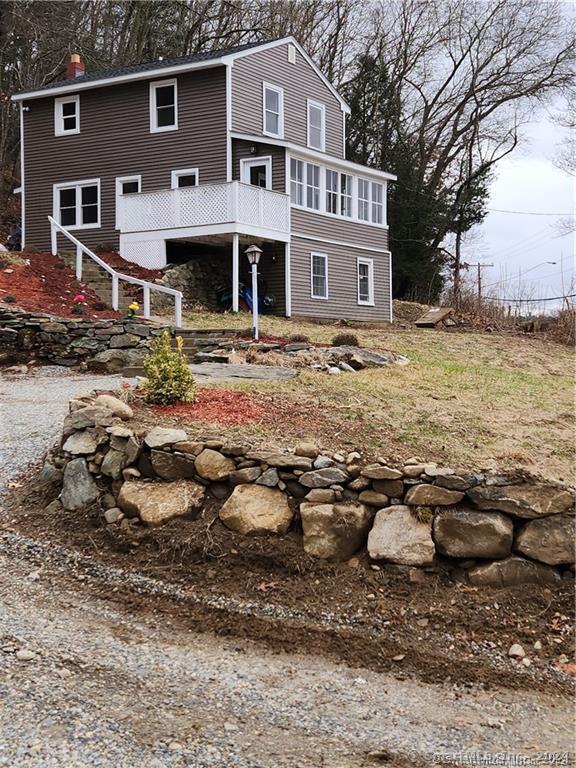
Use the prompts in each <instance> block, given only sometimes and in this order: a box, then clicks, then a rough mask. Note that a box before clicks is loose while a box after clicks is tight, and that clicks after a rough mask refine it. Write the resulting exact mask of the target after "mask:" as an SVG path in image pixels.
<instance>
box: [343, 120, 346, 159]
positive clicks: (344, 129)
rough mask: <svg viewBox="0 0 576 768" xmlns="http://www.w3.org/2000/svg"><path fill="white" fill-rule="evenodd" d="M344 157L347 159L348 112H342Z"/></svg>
mask: <svg viewBox="0 0 576 768" xmlns="http://www.w3.org/2000/svg"><path fill="white" fill-rule="evenodd" d="M342 157H346V112H344V110H342Z"/></svg>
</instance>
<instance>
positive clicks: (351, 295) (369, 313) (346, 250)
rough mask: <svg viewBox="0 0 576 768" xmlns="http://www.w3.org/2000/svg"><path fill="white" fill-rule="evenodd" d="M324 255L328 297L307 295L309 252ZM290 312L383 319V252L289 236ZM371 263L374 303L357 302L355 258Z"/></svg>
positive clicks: (386, 283)
mask: <svg viewBox="0 0 576 768" xmlns="http://www.w3.org/2000/svg"><path fill="white" fill-rule="evenodd" d="M312 252H315V253H325V254H327V256H328V298H327V299H313V298H312V297H311V285H310V283H311V280H310V261H311V258H310V254H311V253H312ZM290 254H291V274H292V315H293V316H294V317H318V318H324V319H336V318H338V319H345V320H361V321H366V322H370V321H371V322H386V321H389V320H390V268H389V259H388V254H387V253H384V252H383V253H375V252H374V251H366V250H363V249H362V248H357V247H354V248H351V247H346V246H342V245H334V244H332V243H327V242H312V241H311V240H303V239H301V238H298V237H293V238H292V245H291V248H290ZM358 257H360V258H367V259H372V260H373V263H374V306H366V305H362V304H358V282H357V258H358Z"/></svg>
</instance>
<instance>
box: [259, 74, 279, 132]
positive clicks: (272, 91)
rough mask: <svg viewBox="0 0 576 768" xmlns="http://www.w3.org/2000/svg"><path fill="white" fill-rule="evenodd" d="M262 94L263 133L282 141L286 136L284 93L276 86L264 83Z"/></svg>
mask: <svg viewBox="0 0 576 768" xmlns="http://www.w3.org/2000/svg"><path fill="white" fill-rule="evenodd" d="M262 92H263V106H262V114H263V120H262V122H263V125H262V132H263V133H264V134H266V135H267V136H276V137H277V138H280V139H281V138H282V136H283V135H284V115H283V111H284V91H283V90H282V88H278V87H277V86H275V85H269V84H268V83H262Z"/></svg>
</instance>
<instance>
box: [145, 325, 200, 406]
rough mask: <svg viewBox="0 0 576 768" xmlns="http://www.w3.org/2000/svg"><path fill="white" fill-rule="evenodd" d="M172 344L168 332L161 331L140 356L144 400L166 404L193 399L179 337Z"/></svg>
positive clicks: (188, 372) (190, 375) (189, 375)
mask: <svg viewBox="0 0 576 768" xmlns="http://www.w3.org/2000/svg"><path fill="white" fill-rule="evenodd" d="M176 343H177V347H176V349H174V347H172V346H171V344H170V335H169V334H168V331H164V333H163V334H162V336H159V337H158V338H156V339H154V341H153V342H152V343H151V345H150V350H151V351H150V354H149V355H147V356H146V358H145V359H144V370H145V371H146V376H147V378H146V381H145V382H144V387H143V389H144V395H145V398H146V401H147V402H148V403H155V404H157V405H170V404H171V403H177V402H191V401H192V400H194V389H195V387H194V378H193V376H192V374H191V373H190V369H189V368H188V360H187V359H186V355H185V354H184V352H183V351H182V343H183V342H182V337H181V336H178V337H177V339H176Z"/></svg>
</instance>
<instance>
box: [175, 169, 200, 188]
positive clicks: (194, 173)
mask: <svg viewBox="0 0 576 768" xmlns="http://www.w3.org/2000/svg"><path fill="white" fill-rule="evenodd" d="M198 180H199V174H198V168H183V169H182V170H181V171H172V173H171V182H170V183H171V187H172V189H180V188H182V187H197V186H198Z"/></svg>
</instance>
